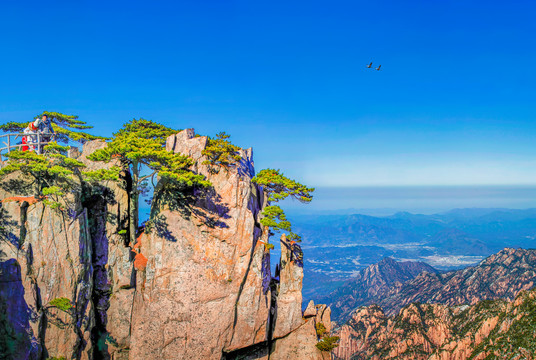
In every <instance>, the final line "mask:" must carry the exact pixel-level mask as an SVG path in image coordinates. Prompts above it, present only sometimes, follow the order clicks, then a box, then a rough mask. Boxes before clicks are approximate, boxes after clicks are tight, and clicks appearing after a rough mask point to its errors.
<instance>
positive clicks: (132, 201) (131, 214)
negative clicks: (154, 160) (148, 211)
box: [128, 164, 140, 246]
mask: <svg viewBox="0 0 536 360" xmlns="http://www.w3.org/2000/svg"><path fill="white" fill-rule="evenodd" d="M138 180H139V173H138V164H132V188H131V189H130V198H129V206H128V220H129V221H128V224H129V228H128V229H129V231H128V232H129V237H130V245H131V246H132V245H134V244H135V243H136V233H137V232H138V211H139V208H138V203H139V197H140V194H139V192H138Z"/></svg>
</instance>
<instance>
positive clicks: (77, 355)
mask: <svg viewBox="0 0 536 360" xmlns="http://www.w3.org/2000/svg"><path fill="white" fill-rule="evenodd" d="M207 142H208V139H207V138H206V137H202V136H196V135H195V133H194V132H193V129H187V130H184V131H182V132H180V133H178V134H176V135H173V136H171V137H169V138H168V140H167V143H166V148H167V150H168V151H173V152H176V153H181V154H185V155H188V156H190V157H191V158H192V159H193V160H194V165H193V166H192V171H194V172H196V173H198V174H203V175H204V176H205V177H206V178H207V180H209V181H210V182H211V184H212V188H210V189H208V190H192V191H189V192H187V193H185V192H176V191H173V190H172V189H170V188H169V187H168V186H166V185H167V184H166V183H165V182H164V181H163V180H161V181H159V183H158V184H157V185H156V189H155V196H154V201H153V206H152V210H151V218H150V220H149V221H148V222H147V224H146V226H145V229H144V230H143V231H140V233H139V234H137V241H136V243H134V244H132V243H129V236H128V234H127V232H128V229H129V226H128V216H127V215H128V210H129V209H128V206H129V199H128V189H129V187H130V186H132V185H131V183H130V182H131V181H130V177H129V174H128V173H124V174H122V179H121V181H120V182H119V183H116V182H102V183H100V184H97V185H95V184H93V185H89V184H86V183H81V184H80V191H79V192H75V193H74V194H72V195H70V196H72V197H73V199H72V202H73V203H74V204H75V206H74V208H73V209H74V211H71V212H69V214H70V215H69V216H67V217H66V215H65V212H61V211H57V210H53V209H50V208H48V207H45V206H44V204H43V203H42V202H40V201H37V200H36V199H35V198H32V197H20V196H18V194H15V193H12V192H9V191H2V192H0V200H1V199H3V202H2V207H1V209H0V211H1V212H2V213H1V215H2V216H1V217H0V236H1V240H2V241H1V242H0V281H2V282H5V283H6V284H8V285H6V286H2V288H1V289H0V310H2V313H1V314H0V317H2V316H3V318H1V319H0V320H2V324H1V325H0V334H6V336H5V337H4V338H5V339H6V344H5V346H4V344H3V343H2V341H0V348H2V349H3V348H6V349H10V350H9V351H11V352H12V353H13V358H15V359H43V358H45V359H46V358H47V357H49V356H50V357H61V356H64V357H66V358H68V359H114V360H121V359H123V360H126V359H142V358H147V359H218V360H219V359H238V358H240V359H243V358H248V359H273V360H277V359H298V360H299V359H324V358H326V359H327V358H329V354H327V353H325V352H321V351H319V350H318V349H317V348H316V347H315V345H316V343H317V342H318V340H319V338H318V336H317V334H316V330H315V326H316V323H317V322H322V323H323V324H324V325H325V327H326V328H331V324H330V317H329V308H326V307H325V306H314V307H313V309H310V310H309V312H308V313H307V314H306V316H303V315H302V312H301V305H302V304H301V301H302V298H301V283H302V278H303V269H302V267H303V257H302V256H303V255H302V252H301V248H300V247H299V245H298V244H295V243H291V242H288V241H287V240H286V239H285V238H284V237H283V238H282V244H283V245H282V247H283V248H284V250H283V254H282V259H281V261H280V264H279V267H278V268H279V270H280V273H279V274H278V275H279V276H278V277H272V274H271V272H270V252H269V247H268V246H267V244H268V240H269V239H268V238H269V231H268V229H264V228H263V227H262V226H261V225H260V222H259V220H260V214H261V212H262V209H263V207H264V206H265V205H266V196H265V194H264V193H263V191H262V188H260V187H259V186H257V185H256V184H254V183H253V182H252V181H251V180H252V178H253V176H254V168H253V160H252V151H251V149H248V150H241V152H240V155H241V157H242V160H241V161H240V163H239V164H237V165H236V166H230V167H228V168H219V169H215V168H213V167H211V166H210V165H208V164H206V163H205V160H206V158H205V157H204V156H203V154H202V151H203V150H204V149H205V147H206V146H207ZM105 146H106V143H104V142H102V141H92V142H89V143H87V144H86V145H85V146H84V150H83V152H82V153H79V152H76V151H72V152H70V156H73V157H77V159H79V160H80V161H82V162H84V163H85V164H86V166H87V167H88V168H90V169H98V168H103V167H109V166H112V165H113V164H108V165H104V164H102V163H94V162H92V161H90V160H87V156H88V155H89V154H90V153H92V152H93V151H94V150H96V149H99V148H102V147H105ZM10 199H11V200H10ZM58 298H67V299H69V300H70V302H71V303H72V305H73V307H72V308H70V309H60V308H59V307H57V306H52V305H51V301H52V300H54V299H58ZM4 313H5V315H4Z"/></svg>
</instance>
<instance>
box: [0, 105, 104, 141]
mask: <svg viewBox="0 0 536 360" xmlns="http://www.w3.org/2000/svg"><path fill="white" fill-rule="evenodd" d="M43 115H47V117H48V119H49V120H50V122H51V124H52V128H53V129H54V132H55V133H56V141H57V142H61V143H64V144H67V143H68V142H69V140H72V141H78V142H81V143H84V142H86V141H90V140H96V139H106V138H103V137H100V136H95V135H91V134H88V133H85V132H82V131H79V130H87V129H92V128H93V126H91V125H87V123H86V122H85V121H81V120H78V116H77V115H65V114H62V113H58V112H52V111H44V112H43V113H42V114H39V115H37V116H36V117H35V118H34V119H33V120H36V119H38V118H41V117H42V116H43ZM33 120H32V121H33ZM28 124H29V122H27V123H18V122H13V121H11V122H8V123H6V124H3V125H0V130H2V131H4V132H12V133H21V132H23V131H24V129H25V128H26V127H27V126H28Z"/></svg>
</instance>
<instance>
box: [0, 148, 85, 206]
mask: <svg viewBox="0 0 536 360" xmlns="http://www.w3.org/2000/svg"><path fill="white" fill-rule="evenodd" d="M68 149H69V147H68V146H61V145H58V144H57V143H55V142H52V143H49V144H48V145H46V146H45V147H44V148H43V154H37V153H35V152H33V151H20V150H16V151H11V152H9V153H7V154H5V156H6V158H7V165H6V166H4V167H3V168H2V169H0V180H4V179H6V177H7V176H8V175H10V174H13V173H18V174H20V175H21V176H18V177H17V178H15V179H11V180H8V181H5V182H2V187H4V188H6V190H8V191H11V192H15V193H18V194H20V195H28V194H31V195H33V196H34V198H35V200H36V201H41V200H42V201H43V202H44V203H45V205H49V206H51V207H52V208H60V207H62V203H63V205H65V202H66V199H68V196H67V195H68V194H69V193H71V192H72V191H73V190H75V189H76V187H77V186H78V185H79V184H80V182H79V181H77V179H79V178H80V176H81V172H80V170H81V169H82V168H84V167H85V165H84V164H83V163H81V162H80V161H78V160H75V159H71V158H68V157H67V156H66V153H67V150H68ZM6 200H9V198H8V199H3V201H6Z"/></svg>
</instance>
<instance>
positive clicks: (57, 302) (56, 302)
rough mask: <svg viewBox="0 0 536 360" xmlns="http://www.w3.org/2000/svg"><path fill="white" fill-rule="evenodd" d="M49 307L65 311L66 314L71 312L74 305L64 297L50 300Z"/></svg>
mask: <svg viewBox="0 0 536 360" xmlns="http://www.w3.org/2000/svg"><path fill="white" fill-rule="evenodd" d="M48 305H49V306H51V307H55V308H57V309H60V310H61V311H65V312H69V311H70V310H71V309H72V308H73V304H72V303H71V300H69V299H67V298H64V297H59V298H55V299H52V300H50V302H49V303H48Z"/></svg>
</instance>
